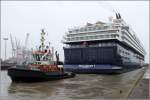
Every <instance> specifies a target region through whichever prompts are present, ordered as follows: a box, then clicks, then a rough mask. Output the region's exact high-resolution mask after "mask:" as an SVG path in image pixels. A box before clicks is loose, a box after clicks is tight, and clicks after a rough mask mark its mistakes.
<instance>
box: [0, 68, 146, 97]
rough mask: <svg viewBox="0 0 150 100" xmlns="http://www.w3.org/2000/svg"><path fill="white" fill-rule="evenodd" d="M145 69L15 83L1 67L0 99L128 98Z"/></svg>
mask: <svg viewBox="0 0 150 100" xmlns="http://www.w3.org/2000/svg"><path fill="white" fill-rule="evenodd" d="M142 70H143V69H138V70H135V71H131V72H128V73H124V74H119V75H96V74H77V75H76V77H75V78H69V79H63V80H57V81H48V82H40V83H12V81H11V79H10V77H9V76H8V75H7V71H1V74H0V76H1V100H74V99H103V98H126V97H127V96H128V93H129V92H130V91H131V88H132V87H133V85H134V84H135V83H136V82H135V81H136V80H137V79H138V77H140V74H141V72H142Z"/></svg>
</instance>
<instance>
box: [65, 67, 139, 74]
mask: <svg viewBox="0 0 150 100" xmlns="http://www.w3.org/2000/svg"><path fill="white" fill-rule="evenodd" d="M138 68H141V67H133V66H132V68H131V67H130V68H129V67H125V66H124V67H121V66H112V65H64V70H65V71H67V72H73V73H78V74H121V73H125V72H129V71H133V70H136V69H138Z"/></svg>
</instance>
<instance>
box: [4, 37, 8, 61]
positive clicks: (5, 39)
mask: <svg viewBox="0 0 150 100" xmlns="http://www.w3.org/2000/svg"><path fill="white" fill-rule="evenodd" d="M3 39H4V41H5V60H6V59H7V55H6V49H7V40H8V38H3Z"/></svg>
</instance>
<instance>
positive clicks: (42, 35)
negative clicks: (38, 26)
mask: <svg viewBox="0 0 150 100" xmlns="http://www.w3.org/2000/svg"><path fill="white" fill-rule="evenodd" d="M41 31H42V33H41V48H42V51H43V50H44V47H45V44H44V41H45V38H44V35H45V32H44V29H42V30H41Z"/></svg>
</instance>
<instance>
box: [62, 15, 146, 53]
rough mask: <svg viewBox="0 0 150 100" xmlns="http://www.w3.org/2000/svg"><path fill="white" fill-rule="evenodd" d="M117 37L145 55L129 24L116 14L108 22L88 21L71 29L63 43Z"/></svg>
mask: <svg viewBox="0 0 150 100" xmlns="http://www.w3.org/2000/svg"><path fill="white" fill-rule="evenodd" d="M109 39H117V40H119V41H121V42H123V43H124V44H127V45H129V46H130V47H132V48H134V49H135V50H136V51H138V52H139V53H140V54H142V55H145V50H144V48H143V45H142V44H141V43H140V41H139V39H138V37H137V36H136V35H135V33H134V31H133V30H132V29H131V28H130V27H129V25H128V24H126V23H125V21H124V20H123V19H122V18H121V16H120V14H119V13H118V14H116V18H114V19H113V18H110V21H109V22H108V23H104V22H101V21H98V22H96V23H94V24H91V23H87V24H86V25H85V26H83V27H76V28H73V29H69V31H68V32H66V34H65V36H64V37H63V41H62V42H63V43H65V44H67V43H72V42H82V41H83V42H84V41H96V40H109Z"/></svg>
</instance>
